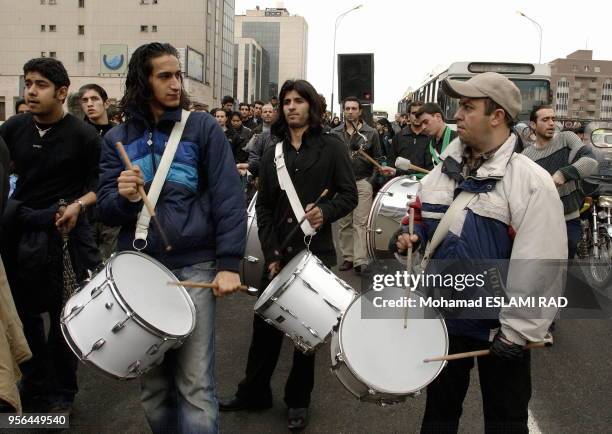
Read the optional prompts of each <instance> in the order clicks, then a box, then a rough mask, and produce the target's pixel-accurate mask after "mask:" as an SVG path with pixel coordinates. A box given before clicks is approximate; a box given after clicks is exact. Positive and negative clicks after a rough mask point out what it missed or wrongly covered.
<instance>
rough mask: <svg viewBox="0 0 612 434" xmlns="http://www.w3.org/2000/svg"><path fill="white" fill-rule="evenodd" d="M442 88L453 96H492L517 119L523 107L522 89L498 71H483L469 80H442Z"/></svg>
mask: <svg viewBox="0 0 612 434" xmlns="http://www.w3.org/2000/svg"><path fill="white" fill-rule="evenodd" d="M442 89H443V90H444V93H446V94H447V95H448V96H450V97H451V98H462V97H463V98H491V99H492V100H493V101H495V102H496V103H497V104H499V105H500V106H501V107H502V108H503V109H504V110H505V111H506V113H508V115H510V117H511V118H512V119H513V120H516V118H517V116H518V115H519V113H520V111H521V107H522V98H521V91H520V90H519V89H518V87H516V85H515V84H514V83H512V82H511V81H510V80H509V79H508V78H506V77H504V76H503V75H501V74H498V73H497V72H483V73H482V74H478V75H475V76H474V77H472V78H470V79H469V80H467V81H461V80H449V79H448V78H446V79H444V80H443V81H442Z"/></svg>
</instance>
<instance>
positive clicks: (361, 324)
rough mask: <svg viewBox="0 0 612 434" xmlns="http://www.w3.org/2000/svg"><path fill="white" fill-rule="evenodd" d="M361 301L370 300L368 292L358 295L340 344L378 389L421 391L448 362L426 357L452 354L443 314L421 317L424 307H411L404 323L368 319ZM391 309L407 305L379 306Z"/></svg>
mask: <svg viewBox="0 0 612 434" xmlns="http://www.w3.org/2000/svg"><path fill="white" fill-rule="evenodd" d="M385 291H389V293H391V291H395V292H397V295H398V298H399V297H400V296H410V297H420V296H419V295H418V294H417V293H411V294H410V295H409V294H408V293H407V291H405V290H403V289H399V288H386V289H385ZM389 293H386V294H389ZM393 298H396V297H395V296H393ZM362 303H371V301H370V300H368V299H367V298H366V297H365V296H362V297H360V298H358V299H356V300H355V301H354V302H353V304H351V306H350V307H349V308H348V310H347V311H346V313H345V314H344V317H343V318H342V322H341V325H340V348H341V351H342V353H343V356H344V361H345V363H346V364H347V366H348V367H349V369H350V370H351V372H352V373H353V374H354V375H355V376H356V377H358V378H359V379H360V380H361V381H363V382H364V383H365V384H367V385H368V386H369V387H370V388H372V389H374V390H376V391H378V392H383V393H391V394H398V395H403V394H407V393H413V392H417V391H419V390H421V389H422V388H424V387H425V386H427V384H429V383H430V382H431V381H433V380H434V379H435V378H436V377H437V376H438V374H439V372H440V371H441V370H442V368H443V367H444V362H431V363H424V362H423V359H426V358H428V357H435V356H444V355H446V354H447V351H448V335H447V332H446V326H445V324H444V322H443V320H442V319H420V318H421V317H422V316H424V312H423V310H422V309H420V308H412V309H411V314H410V316H411V318H409V319H408V320H407V327H406V328H404V319H403V318H389V319H387V318H376V319H369V318H368V319H363V318H362V311H361V307H362ZM386 309H393V311H402V312H403V308H397V309H396V308H384V309H377V310H378V311H380V310H382V311H383V313H384V311H386ZM414 309H417V310H418V309H420V310H421V312H415V311H414ZM421 313H422V314H423V315H421ZM381 316H382V315H381ZM395 316H397V315H395ZM417 318H419V319H417Z"/></svg>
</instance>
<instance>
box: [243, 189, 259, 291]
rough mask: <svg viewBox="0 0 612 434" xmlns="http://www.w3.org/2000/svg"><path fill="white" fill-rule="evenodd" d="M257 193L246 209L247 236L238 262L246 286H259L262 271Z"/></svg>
mask: <svg viewBox="0 0 612 434" xmlns="http://www.w3.org/2000/svg"><path fill="white" fill-rule="evenodd" d="M256 202H257V193H255V196H253V199H252V200H251V203H250V204H249V208H248V209H247V216H248V220H247V238H246V240H247V241H246V249H245V252H244V257H243V259H242V262H241V263H240V280H241V281H242V283H243V284H245V285H247V286H252V287H254V288H259V286H260V285H261V278H262V276H263V271H264V255H263V251H262V249H261V243H260V242H259V234H258V228H257V214H256V212H255V204H256Z"/></svg>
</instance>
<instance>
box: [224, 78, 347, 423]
mask: <svg viewBox="0 0 612 434" xmlns="http://www.w3.org/2000/svg"><path fill="white" fill-rule="evenodd" d="M280 101H281V103H280V105H279V109H278V115H279V119H278V121H276V123H275V124H274V125H273V126H272V133H273V134H274V135H275V136H277V137H279V138H280V139H281V140H282V141H283V145H282V147H283V155H284V159H285V163H286V167H287V170H288V172H289V176H290V177H291V181H292V182H293V185H294V186H295V190H296V192H297V195H298V197H299V199H300V202H301V203H302V206H305V211H306V218H307V220H308V222H309V223H310V225H311V226H312V227H313V228H314V229H316V230H317V233H316V234H315V235H314V236H313V238H312V242H311V244H310V250H311V251H312V252H313V253H314V254H315V255H317V256H318V257H319V258H320V259H321V260H322V261H323V263H324V264H325V265H326V266H327V267H332V266H333V265H335V263H336V254H335V250H334V244H333V241H332V230H331V223H332V222H334V221H335V220H337V219H339V218H341V217H342V216H344V215H346V214H348V213H350V212H351V211H352V210H353V208H355V206H356V205H357V186H356V184H355V177H354V175H353V170H352V168H351V161H350V159H349V156H348V153H347V151H346V147H345V146H344V144H343V143H342V142H341V141H340V140H338V139H336V138H335V137H332V136H331V135H329V134H322V132H321V116H322V111H321V102H320V98H319V97H318V95H317V92H316V91H315V89H314V88H313V87H312V85H311V84H310V83H308V82H307V81H304V80H297V81H291V80H288V81H286V82H285V84H284V85H283V87H282V88H281V92H280ZM274 157H275V146H271V147H270V148H268V149H267V150H266V151H265V152H264V155H263V157H262V159H261V167H260V171H259V175H260V184H259V195H258V197H257V205H256V211H257V223H258V226H259V239H260V241H261V244H262V250H263V252H264V257H265V263H266V266H267V270H268V271H269V272H270V273H271V274H272V275H274V274H277V273H278V272H279V271H280V270H281V268H282V267H283V266H285V265H286V264H287V262H289V260H291V258H293V257H294V256H295V255H297V254H298V253H299V252H301V251H302V250H304V248H305V246H304V242H303V238H304V234H303V233H301V232H300V231H299V230H298V231H297V233H295V234H294V236H293V237H292V238H291V239H290V240H287V239H286V238H287V236H288V235H289V234H290V233H291V231H292V230H293V228H294V227H295V226H296V225H297V223H298V221H297V218H296V216H295V214H294V213H293V210H292V209H291V206H290V204H289V199H288V198H287V195H286V193H285V192H284V191H283V190H281V188H280V186H279V182H278V176H277V171H276V166H275V164H274ZM325 189H329V193H328V195H327V196H326V197H325V199H323V200H322V201H321V203H320V204H319V205H318V206H317V207H314V208H313V207H312V204H313V203H314V202H315V201H316V200H317V198H318V197H319V195H320V194H321V193H322V191H323V190H325ZM283 244H288V247H286V248H285V249H284V250H282V251H281V250H280V249H281V246H282V245H283ZM267 278H268V276H266V277H264V278H263V280H262V282H261V289H264V288H265V287H266V286H267V285H268V283H269V281H268V280H267ZM282 340H283V333H282V332H281V331H279V330H277V329H275V328H274V327H272V326H271V325H268V324H267V323H266V322H265V321H264V320H263V319H261V318H260V317H259V316H257V315H255V317H254V321H253V337H252V340H251V348H250V350H249V358H248V362H247V368H246V377H245V378H244V379H243V380H242V382H241V383H240V384H239V386H238V391H237V393H236V395H235V396H233V397H231V398H230V399H227V400H221V401H220V403H219V408H220V410H221V411H236V410H245V409H264V408H270V407H271V406H272V392H271V390H270V379H271V377H272V374H273V372H274V368H275V366H276V363H277V360H278V356H279V352H280V349H281V344H282ZM313 385H314V354H313V355H308V356H307V355H304V354H303V353H301V352H300V351H299V350H297V349H296V350H295V352H294V357H293V367H292V369H291V374H290V375H289V379H288V381H287V385H286V388H285V402H286V404H287V406H288V407H289V415H288V426H289V428H290V429H297V428H303V427H305V426H306V424H307V423H308V406H309V404H310V393H311V391H312V388H313Z"/></svg>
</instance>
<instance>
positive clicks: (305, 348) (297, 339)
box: [287, 335, 313, 354]
mask: <svg viewBox="0 0 612 434" xmlns="http://www.w3.org/2000/svg"><path fill="white" fill-rule="evenodd" d="M287 336H289V337H290V338H292V339H293V342H294V343H295V346H296V347H298V349H299V350H300V351H302V352H303V353H304V354H308V353H310V352H311V351H312V350H313V348H312V346H310V345H308V344H307V343H306V342H304V339H303V338H302V337H301V336H290V335H287Z"/></svg>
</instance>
